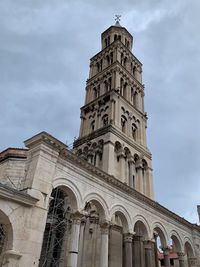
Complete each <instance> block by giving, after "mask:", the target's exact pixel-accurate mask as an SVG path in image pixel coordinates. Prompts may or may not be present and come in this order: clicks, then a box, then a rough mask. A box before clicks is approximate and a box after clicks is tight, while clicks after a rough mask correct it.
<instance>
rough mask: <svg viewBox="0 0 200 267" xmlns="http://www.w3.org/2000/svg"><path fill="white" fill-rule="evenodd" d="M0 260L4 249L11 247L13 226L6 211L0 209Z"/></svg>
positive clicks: (10, 248)
mask: <svg viewBox="0 0 200 267" xmlns="http://www.w3.org/2000/svg"><path fill="white" fill-rule="evenodd" d="M0 246H2V247H0V262H1V256H2V254H3V252H4V251H6V250H12V249H13V226H12V224H11V221H10V219H9V217H8V216H7V215H6V213H5V212H4V211H2V210H0Z"/></svg>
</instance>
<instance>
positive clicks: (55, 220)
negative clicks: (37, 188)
mask: <svg viewBox="0 0 200 267" xmlns="http://www.w3.org/2000/svg"><path fill="white" fill-rule="evenodd" d="M51 198H52V199H51V201H50V204H49V211H48V215H47V222H46V227H45V232H44V237H43V245H42V251H41V257H40V262H39V267H62V266H66V264H65V261H66V248H67V240H68V233H69V231H70V228H71V221H70V219H69V216H68V215H70V209H69V206H68V205H67V199H68V197H67V195H66V193H65V192H64V191H63V190H62V189H60V188H56V189H54V190H53V192H52V194H51ZM64 264H65V265H64Z"/></svg>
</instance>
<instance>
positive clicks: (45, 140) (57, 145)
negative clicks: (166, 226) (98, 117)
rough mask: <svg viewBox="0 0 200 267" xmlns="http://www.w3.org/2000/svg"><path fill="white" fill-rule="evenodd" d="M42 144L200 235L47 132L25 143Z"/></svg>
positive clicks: (182, 219) (194, 226) (188, 225)
mask: <svg viewBox="0 0 200 267" xmlns="http://www.w3.org/2000/svg"><path fill="white" fill-rule="evenodd" d="M109 127H110V126H109ZM41 143H42V144H45V145H47V146H48V147H51V148H52V149H55V150H56V151H57V150H58V151H59V155H60V157H62V158H63V159H65V160H67V161H69V162H71V163H72V164H74V165H75V166H77V167H78V168H79V169H82V170H84V171H85V172H88V173H91V174H92V175H93V176H95V177H96V179H100V180H102V181H104V182H105V183H107V184H109V185H111V186H112V187H114V188H116V189H118V190H119V191H121V192H123V193H125V194H127V195H129V196H130V197H131V198H133V199H136V200H139V201H140V202H141V203H144V204H145V205H147V206H148V207H149V208H151V209H154V210H155V211H156V212H160V213H161V214H163V215H165V216H167V217H169V218H170V220H174V221H176V222H178V223H179V224H181V225H183V226H186V227H188V228H190V229H191V230H196V231H197V232H199V233H200V226H198V225H196V224H192V223H190V222H188V221H187V220H185V219H184V218H182V217H180V216H178V215H177V214H175V213H174V212H172V211H170V210H168V209H167V208H165V207H164V206H162V205H160V204H159V203H158V202H156V201H154V200H152V199H150V198H148V197H146V196H145V195H143V194H141V193H140V192H138V191H136V190H135V189H133V188H131V187H129V186H128V185H126V184H124V183H122V182H120V181H119V180H118V179H116V178H115V177H114V176H111V175H109V174H107V173H106V172H104V171H102V170H100V169H99V168H97V167H95V166H93V165H92V164H89V163H87V162H86V161H84V160H83V159H81V158H80V157H78V156H77V155H75V154H73V153H72V152H71V151H69V150H68V149H67V147H66V145H65V144H64V143H62V142H61V141H59V140H57V139H56V138H54V137H53V136H51V135H50V134H48V133H46V132H41V133H39V134H37V135H35V136H33V137H32V138H30V139H28V140H27V141H25V144H27V145H28V147H29V148H30V149H31V148H32V147H35V146H37V145H40V144H41ZM28 197H30V196H28Z"/></svg>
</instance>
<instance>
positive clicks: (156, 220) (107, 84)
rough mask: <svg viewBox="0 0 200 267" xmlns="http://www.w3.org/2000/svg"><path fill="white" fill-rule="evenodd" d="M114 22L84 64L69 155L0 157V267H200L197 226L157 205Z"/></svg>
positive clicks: (135, 94) (138, 67)
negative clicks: (85, 77) (78, 115)
mask: <svg viewBox="0 0 200 267" xmlns="http://www.w3.org/2000/svg"><path fill="white" fill-rule="evenodd" d="M132 47H133V37H132V35H131V34H130V33H129V32H128V30H127V29H126V28H124V27H122V26H121V25H120V23H119V21H118V20H117V22H116V24H115V25H113V26H111V27H109V28H108V29H107V30H106V31H104V32H103V33H102V35H101V51H100V52H99V53H97V54H96V55H95V56H94V57H92V58H91V60H90V71H89V78H88V80H87V84H86V95H85V103H84V106H83V107H82V108H81V125H80V133H79V137H78V139H76V140H75V141H74V145H73V149H72V150H71V149H69V148H68V147H67V146H66V145H65V144H64V143H62V142H61V141H59V140H57V139H56V138H54V137H53V136H51V135H50V134H48V133H46V132H41V133H39V134H37V135H35V136H33V137H31V138H29V139H28V140H26V141H25V142H24V143H25V148H24V149H18V148H8V149H6V150H4V151H3V152H1V153H0V266H3V267H27V266H30V267H32V266H33V267H34V266H35V267H159V266H165V267H169V266H171V264H172V262H171V257H170V250H171V248H172V247H173V253H174V254H173V255H174V256H173V259H175V261H176V266H179V267H200V227H199V226H198V225H196V224H192V223H190V222H188V221H187V220H185V219H183V218H181V217H179V216H178V215H176V214H175V213H173V212H171V211H170V210H168V209H166V208H165V207H163V206H162V205H160V204H159V203H158V202H156V201H155V200H154V188H153V176H152V156H151V153H150V151H149V149H148V147H147V142H146V127H147V114H146V112H145V109H144V95H145V92H144V85H143V83H142V63H141V62H140V61H139V60H138V59H137V58H136V56H135V55H134V54H133V53H132Z"/></svg>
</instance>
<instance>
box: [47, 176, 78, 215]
mask: <svg viewBox="0 0 200 267" xmlns="http://www.w3.org/2000/svg"><path fill="white" fill-rule="evenodd" d="M52 185H53V189H55V188H57V187H60V188H62V189H63V190H64V191H65V192H66V193H67V194H68V195H69V197H70V199H71V206H72V208H73V209H74V210H79V209H80V207H81V204H82V196H81V193H80V190H79V188H78V187H77V185H76V184H75V183H74V182H72V181H70V180H68V178H66V177H62V178H61V177H59V178H55V180H54V181H53V184H52Z"/></svg>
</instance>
